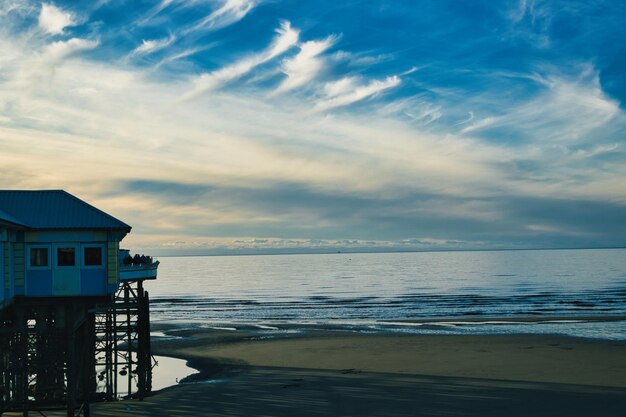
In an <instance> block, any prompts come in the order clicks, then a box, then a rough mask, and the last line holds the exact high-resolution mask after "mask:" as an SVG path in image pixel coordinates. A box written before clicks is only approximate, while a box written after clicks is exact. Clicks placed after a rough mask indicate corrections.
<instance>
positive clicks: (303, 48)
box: [276, 36, 337, 93]
mask: <svg viewBox="0 0 626 417" xmlns="http://www.w3.org/2000/svg"><path fill="white" fill-rule="evenodd" d="M336 41H337V37H336V36H329V37H327V38H326V39H323V40H321V41H307V42H304V43H302V44H301V45H300V52H299V53H298V54H297V55H296V56H294V57H293V58H288V59H285V60H284V61H283V62H282V71H283V72H284V73H285V75H286V76H287V78H285V80H284V81H283V82H282V83H281V84H280V85H279V86H278V88H277V89H276V93H284V92H286V91H290V90H293V89H295V88H298V87H302V86H304V85H306V84H307V83H310V82H311V81H313V80H314V79H315V78H316V77H317V76H318V75H319V74H320V73H321V72H322V70H323V69H324V62H323V60H322V58H321V55H322V54H323V53H324V52H325V51H326V50H328V49H329V48H330V47H332V46H333V44H334V43H335V42H336Z"/></svg>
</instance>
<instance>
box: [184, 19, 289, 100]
mask: <svg viewBox="0 0 626 417" xmlns="http://www.w3.org/2000/svg"><path fill="white" fill-rule="evenodd" d="M276 33H277V36H276V37H275V38H274V40H273V41H272V43H271V45H270V46H269V47H267V48H266V49H265V50H263V51H261V52H259V53H256V54H253V55H250V56H248V57H246V58H244V59H241V60H239V61H237V62H235V63H233V64H230V65H228V66H225V67H223V68H220V69H218V70H216V71H213V72H210V73H206V74H202V75H200V76H199V77H197V78H196V79H195V80H193V85H194V86H193V89H192V90H191V91H189V92H188V93H186V94H185V95H183V96H182V98H181V101H187V100H191V99H194V98H196V97H198V96H200V95H202V94H204V93H206V92H208V91H211V90H215V89H217V88H220V87H222V86H224V85H225V84H227V83H229V82H231V81H233V80H235V79H238V78H241V77H242V76H244V75H246V74H248V73H249V72H250V71H252V70H253V69H254V68H256V67H258V66H259V65H261V64H264V63H266V62H268V61H271V60H272V59H274V58H276V57H278V56H280V55H282V54H284V53H285V52H287V51H288V50H289V49H291V48H292V47H294V46H295V45H296V44H297V42H298V36H299V31H298V30H297V29H294V28H292V27H291V23H289V22H282V23H281V25H280V27H279V28H278V29H277V30H276Z"/></svg>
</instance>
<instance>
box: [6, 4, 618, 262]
mask: <svg viewBox="0 0 626 417" xmlns="http://www.w3.org/2000/svg"><path fill="white" fill-rule="evenodd" d="M625 28H626V2H622V1H604V0H585V1H576V0H563V1H559V0H551V1H542V0H510V1H507V0H502V1H492V0H482V1H481V0H472V1H461V0H431V1H424V0H412V1H409V0H405V1H403V0H395V1H391V0H363V1H359V0H346V1H336V0H333V1H329V0H316V1H300V0H161V1H160V2H159V1H131V0H109V1H106V0H100V1H89V2H87V1H81V2H76V1H56V2H40V1H31V0H0V188H3V189H65V190H67V191H68V192H70V193H72V194H74V195H76V196H78V197H79V198H82V199H84V200H85V201H87V202H89V203H91V204H93V205H95V206H96V207H99V208H100V209H102V210H104V211H106V212H108V213H110V214H112V215H114V216H115V217H117V218H119V219H121V220H123V221H125V222H126V223H128V224H130V225H132V226H133V231H132V233H131V234H130V235H129V236H128V237H127V238H126V239H125V241H124V244H125V245H126V246H130V247H132V248H133V249H136V250H141V251H146V252H150V253H153V254H227V253H228V254H230V253H275V252H287V253H291V252H324V251H337V250H341V251H372V250H383V251H387V250H389V251H394V250H442V249H454V250H456V249H505V248H510V249H516V248H564V247H567V248H578V247H616V246H621V247H624V246H626V114H625V104H624V103H626V76H625V75H626V42H624V39H626V29H625Z"/></svg>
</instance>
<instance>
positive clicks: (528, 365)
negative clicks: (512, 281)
mask: <svg viewBox="0 0 626 417" xmlns="http://www.w3.org/2000/svg"><path fill="white" fill-rule="evenodd" d="M165 334H170V335H172V336H177V338H175V339H164V340H156V341H155V342H154V343H153V352H154V353H155V354H159V355H163V356H171V357H176V358H180V359H185V360H187V361H188V362H189V364H190V366H192V367H194V368H196V369H199V371H200V374H201V376H198V377H194V378H192V379H195V380H200V379H202V378H210V377H211V376H213V375H219V374H221V373H229V372H231V373H232V372H238V371H241V370H246V369H252V368H257V367H263V368H275V369H317V370H332V371H345V370H351V371H354V372H368V373H385V374H387V373H391V374H403V375H422V376H437V377H468V378H478V379H495V380H503V381H504V380H507V381H524V382H541V383H560V384H575V385H587V386H597V387H612V388H626V341H611V340H601V339H587V338H579V337H571V336H564V335H552V334H464V335H457V334H446V335H430V334H405V333H390V332H380V333H368V334H363V333H357V332H346V331H337V330H309V331H305V332H302V333H289V334H280V335H272V336H268V335H267V333H265V334H264V333H263V332H259V331H250V330H239V331H234V332H233V331H224V330H216V329H207V328H189V327H187V328H182V329H181V328H180V327H178V326H173V327H171V328H170V329H169V330H165Z"/></svg>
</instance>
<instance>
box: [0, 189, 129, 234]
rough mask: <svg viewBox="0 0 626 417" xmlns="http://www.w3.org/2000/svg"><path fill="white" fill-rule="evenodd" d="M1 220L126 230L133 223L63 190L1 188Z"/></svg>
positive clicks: (51, 226) (34, 226)
mask: <svg viewBox="0 0 626 417" xmlns="http://www.w3.org/2000/svg"><path fill="white" fill-rule="evenodd" d="M0 222H4V223H10V224H15V225H18V226H22V227H27V228H30V229H123V230H126V231H127V232H129V231H130V226H129V225H127V224H126V223H124V222H122V221H120V220H118V219H116V218H115V217H113V216H110V215H108V214H106V213H105V212H103V211H102V210H99V209H97V208H95V207H94V206H92V205H89V204H87V203H85V202H84V201H83V200H81V199H79V198H77V197H74V196H73V195H71V194H69V193H67V192H65V191H63V190H43V191H21V190H20V191H18V190H0Z"/></svg>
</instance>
